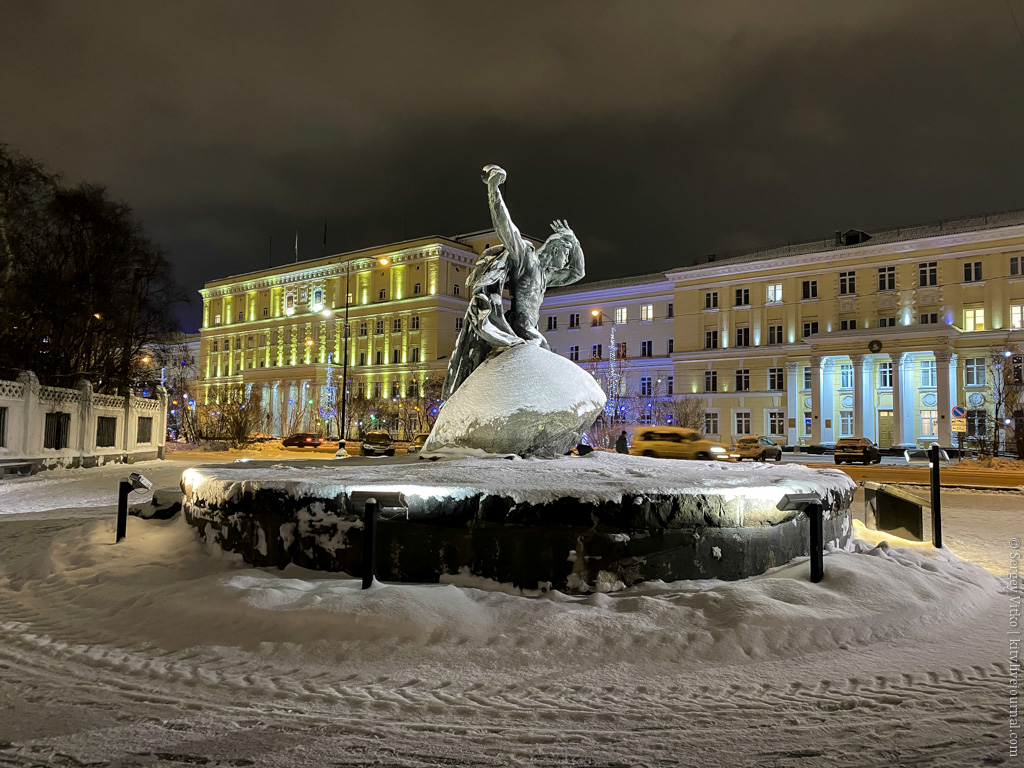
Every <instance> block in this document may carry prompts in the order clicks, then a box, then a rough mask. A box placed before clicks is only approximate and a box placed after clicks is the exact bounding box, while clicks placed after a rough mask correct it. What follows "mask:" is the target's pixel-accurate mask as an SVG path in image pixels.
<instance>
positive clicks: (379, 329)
mask: <svg viewBox="0 0 1024 768" xmlns="http://www.w3.org/2000/svg"><path fill="white" fill-rule="evenodd" d="M373 332H374V333H375V334H377V335H378V336H379V335H380V334H382V333H384V321H383V320H377V321H376V322H375V323H374V324H373Z"/></svg>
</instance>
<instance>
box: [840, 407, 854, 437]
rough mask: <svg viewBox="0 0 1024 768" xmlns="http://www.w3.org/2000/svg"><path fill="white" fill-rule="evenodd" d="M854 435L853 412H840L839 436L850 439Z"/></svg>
mask: <svg viewBox="0 0 1024 768" xmlns="http://www.w3.org/2000/svg"><path fill="white" fill-rule="evenodd" d="M852 434H853V411H840V412H839V436H840V437H850V436H851V435H852Z"/></svg>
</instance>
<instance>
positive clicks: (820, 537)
mask: <svg viewBox="0 0 1024 768" xmlns="http://www.w3.org/2000/svg"><path fill="white" fill-rule="evenodd" d="M776 506H777V508H778V509H781V510H801V511H802V512H803V513H804V514H805V515H807V519H808V520H809V521H810V527H809V530H808V534H809V538H810V542H809V544H808V549H809V550H810V554H811V581H812V582H814V583H815V584H817V583H818V582H819V581H821V580H822V578H823V577H824V576H825V524H824V520H823V517H824V505H823V504H822V503H821V497H820V496H819V495H818V494H816V493H787V494H786V495H785V496H783V497H782V500H781V501H780V502H779V503H778V504H777V505H776Z"/></svg>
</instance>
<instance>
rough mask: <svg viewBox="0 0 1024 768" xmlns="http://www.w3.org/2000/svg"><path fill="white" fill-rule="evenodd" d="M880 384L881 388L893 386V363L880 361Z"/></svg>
mask: <svg viewBox="0 0 1024 768" xmlns="http://www.w3.org/2000/svg"><path fill="white" fill-rule="evenodd" d="M878 386H879V388H881V389H891V388H892V363H879V365H878Z"/></svg>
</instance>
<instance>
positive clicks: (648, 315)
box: [640, 304, 654, 320]
mask: <svg viewBox="0 0 1024 768" xmlns="http://www.w3.org/2000/svg"><path fill="white" fill-rule="evenodd" d="M640 319H641V320H653V319H654V305H653V304H641V305H640Z"/></svg>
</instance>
